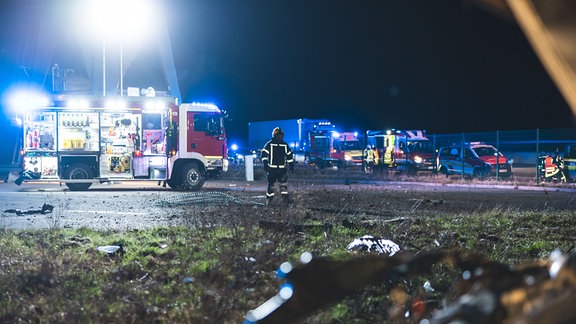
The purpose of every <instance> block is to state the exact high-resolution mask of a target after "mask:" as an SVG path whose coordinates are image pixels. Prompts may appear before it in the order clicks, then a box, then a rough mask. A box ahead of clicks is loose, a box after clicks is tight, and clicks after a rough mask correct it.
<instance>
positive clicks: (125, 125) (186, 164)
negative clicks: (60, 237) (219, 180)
mask: <svg viewBox="0 0 576 324" xmlns="http://www.w3.org/2000/svg"><path fill="white" fill-rule="evenodd" d="M21 153H22V164H23V170H22V172H21V176H20V178H19V179H18V180H17V183H18V184H21V183H22V182H31V181H53V182H58V183H64V184H66V186H67V187H68V188H70V190H86V189H88V188H89V187H90V186H91V185H92V184H93V183H104V182H111V181H128V180H158V184H160V183H161V182H163V183H164V185H166V184H168V185H169V186H170V187H171V188H174V189H177V190H186V191H193V190H199V189H200V188H201V187H202V186H203V184H204V182H205V180H206V178H207V177H210V176H211V175H216V174H218V173H219V172H225V171H227V169H228V159H227V153H228V147H227V143H226V131H225V128H224V123H223V115H222V112H221V110H220V109H219V108H218V107H216V106H215V105H212V104H202V103H184V104H180V105H177V104H176V100H175V99H174V98H173V97H169V96H167V97H140V96H138V97H126V96H106V97H101V96H92V97H82V98H81V97H78V96H62V95H60V96H55V97H54V98H53V99H52V101H51V102H50V103H49V104H48V105H42V106H34V107H28V109H27V110H26V111H25V112H24V113H23V149H22V152H21Z"/></svg>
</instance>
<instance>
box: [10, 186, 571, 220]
mask: <svg viewBox="0 0 576 324" xmlns="http://www.w3.org/2000/svg"><path fill="white" fill-rule="evenodd" d="M289 186H292V187H295V188H300V189H302V188H305V189H306V190H315V188H317V189H318V190H326V188H330V187H331V186H332V187H334V186H339V187H344V188H352V187H353V188H354V189H355V190H382V191H387V190H388V191H389V190H398V191H412V192H414V191H434V192H437V193H450V192H468V193H470V194H472V195H485V196H490V195H492V196H496V197H500V199H501V198H502V196H506V195H507V194H510V195H511V196H518V195H519V194H521V193H522V192H525V193H526V196H527V197H533V196H531V195H529V194H528V193H530V192H532V193H534V192H535V191H547V192H553V193H554V195H555V196H556V199H566V200H571V201H572V200H574V197H575V194H576V189H575V188H569V187H562V188H556V187H555V188H546V187H536V186H515V185H506V184H504V185H498V184H482V183H470V184H462V183H443V184H438V183H429V182H428V183H418V182H408V181H370V180H356V181H348V180H343V179H334V178H332V179H330V178H328V179H320V180H319V179H295V180H294V179H293V180H290V182H289ZM265 190H266V183H265V182H264V181H262V180H259V181H251V182H248V181H243V180H213V181H208V182H206V184H205V186H204V188H203V192H211V191H212V192H214V191H217V192H220V193H224V194H225V195H233V196H235V197H243V198H245V199H249V200H250V201H253V202H255V203H264V201H265V197H264V192H265ZM193 194H194V193H183V192H178V191H173V190H171V189H170V188H168V187H162V186H158V184H157V182H156V181H138V182H123V183H116V184H95V185H93V186H92V187H91V188H90V189H89V190H88V191H80V192H75V191H69V190H68V189H67V187H66V186H64V185H63V186H59V185H58V184H54V183H34V184H32V183H25V184H23V185H22V186H17V185H15V184H14V183H0V211H1V212H2V213H1V217H0V228H8V229H42V228H79V227H88V228H93V229H97V230H130V229H139V228H146V227H151V226H172V225H182V224H185V221H186V220H185V219H183V218H184V217H183V215H186V214H187V213H190V211H191V209H190V207H189V206H188V207H187V206H179V207H178V206H177V207H174V206H168V207H167V206H166V205H165V204H164V205H163V204H162V202H165V201H167V200H170V199H180V198H181V197H183V196H186V195H193ZM558 196H559V197H558ZM527 199H534V198H527ZM215 203H218V202H215ZM44 204H47V205H50V206H53V210H52V212H50V213H41V209H42V207H43V205H44ZM208 205H209V204H205V205H202V206H201V207H198V208H199V209H198V210H202V208H206V207H208ZM186 208H188V209H186Z"/></svg>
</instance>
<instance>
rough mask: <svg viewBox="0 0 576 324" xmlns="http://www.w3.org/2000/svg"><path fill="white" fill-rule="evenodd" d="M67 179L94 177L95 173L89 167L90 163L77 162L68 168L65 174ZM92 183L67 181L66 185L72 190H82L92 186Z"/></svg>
mask: <svg viewBox="0 0 576 324" xmlns="http://www.w3.org/2000/svg"><path fill="white" fill-rule="evenodd" d="M64 178H65V179H92V178H94V175H93V174H92V170H90V168H89V167H88V165H86V164H84V163H76V164H72V165H71V166H70V167H69V168H68V169H67V170H66V174H65V176H64ZM91 185H92V183H90V182H87V183H67V184H66V186H67V187H68V188H69V189H70V190H72V191H81V190H87V189H88V188H90V186H91Z"/></svg>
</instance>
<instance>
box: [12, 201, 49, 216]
mask: <svg viewBox="0 0 576 324" xmlns="http://www.w3.org/2000/svg"><path fill="white" fill-rule="evenodd" d="M52 210H54V206H52V205H49V204H44V205H42V208H41V209H6V210H5V211H4V212H5V213H13V214H16V215H18V216H22V215H31V214H48V213H51V212H52Z"/></svg>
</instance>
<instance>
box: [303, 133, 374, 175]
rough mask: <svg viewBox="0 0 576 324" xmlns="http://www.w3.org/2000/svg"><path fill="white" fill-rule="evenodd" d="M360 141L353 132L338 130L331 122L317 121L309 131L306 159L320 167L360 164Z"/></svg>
mask: <svg viewBox="0 0 576 324" xmlns="http://www.w3.org/2000/svg"><path fill="white" fill-rule="evenodd" d="M362 147H363V145H362V142H361V140H360V138H359V137H358V133H355V132H338V131H336V130H335V127H334V125H333V124H330V123H318V125H315V128H314V130H313V131H311V132H310V133H309V152H308V156H307V157H308V160H309V162H310V163H311V164H315V165H317V166H318V167H320V168H324V167H330V166H336V167H339V168H341V167H349V166H360V165H362V153H363V152H362Z"/></svg>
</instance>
